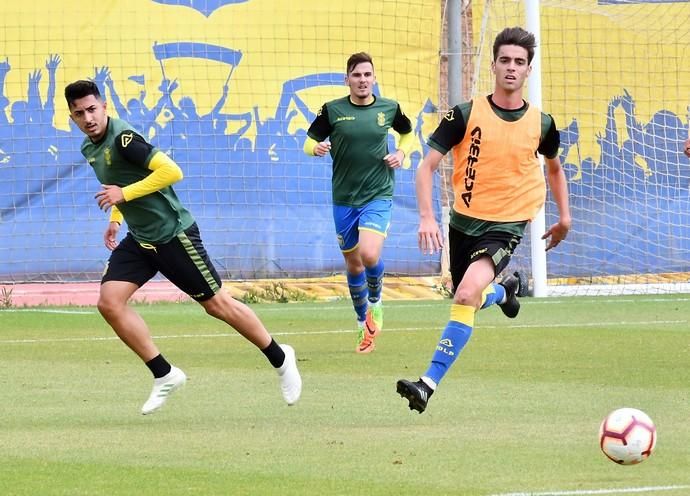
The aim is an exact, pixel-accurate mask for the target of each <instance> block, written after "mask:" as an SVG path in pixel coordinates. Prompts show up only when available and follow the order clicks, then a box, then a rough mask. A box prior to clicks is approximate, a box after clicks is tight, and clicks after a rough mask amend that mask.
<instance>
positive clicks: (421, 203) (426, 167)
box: [415, 149, 443, 219]
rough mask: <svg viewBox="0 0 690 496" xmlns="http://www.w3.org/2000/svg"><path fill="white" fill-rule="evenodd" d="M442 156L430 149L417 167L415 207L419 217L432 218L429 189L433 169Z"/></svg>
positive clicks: (432, 180)
mask: <svg viewBox="0 0 690 496" xmlns="http://www.w3.org/2000/svg"><path fill="white" fill-rule="evenodd" d="M442 157H443V156H442V155H441V154H440V153H439V152H437V151H436V150H433V149H432V150H430V151H429V153H428V154H427V156H426V157H424V160H423V161H422V165H420V166H419V168H417V172H416V177H415V189H416V192H417V208H418V209H419V216H420V217H421V218H423V219H424V218H433V217H434V208H433V206H432V204H431V196H432V195H431V190H432V187H433V184H434V171H435V170H436V169H437V168H438V164H439V162H440V161H441V158H442Z"/></svg>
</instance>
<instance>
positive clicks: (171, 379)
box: [141, 366, 187, 415]
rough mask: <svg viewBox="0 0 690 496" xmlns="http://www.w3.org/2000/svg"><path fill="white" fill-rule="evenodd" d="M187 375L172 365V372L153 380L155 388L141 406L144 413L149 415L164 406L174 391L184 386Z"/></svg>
mask: <svg viewBox="0 0 690 496" xmlns="http://www.w3.org/2000/svg"><path fill="white" fill-rule="evenodd" d="M185 382H187V376H186V375H185V373H184V372H182V371H181V370H180V369H178V368H177V367H174V366H173V367H172V369H170V372H168V374H167V375H164V376H163V377H160V378H158V379H154V380H153V390H151V395H150V396H149V399H147V400H146V403H144V406H142V407H141V413H142V415H148V414H150V413H153V412H155V411H156V410H158V409H159V408H160V407H162V406H163V405H164V404H165V402H166V401H167V399H168V396H170V395H171V394H172V393H173V391H175V390H176V389H179V388H181V387H182V386H184V384H185Z"/></svg>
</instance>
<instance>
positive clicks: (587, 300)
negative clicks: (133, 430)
mask: <svg viewBox="0 0 690 496" xmlns="http://www.w3.org/2000/svg"><path fill="white" fill-rule="evenodd" d="M343 301H344V300H343ZM443 301H444V300H437V303H414V302H411V300H407V301H402V300H400V301H392V302H390V303H389V304H390V305H391V306H398V305H403V306H405V307H406V308H436V307H438V306H440V305H441V304H442V302H443ZM445 301H447V303H448V305H450V299H448V300H445ZM522 301H523V302H524V303H525V304H527V305H560V304H562V303H563V299H562V298H558V297H553V298H529V299H522ZM594 301H596V303H597V304H600V303H639V302H640V300H639V299H628V298H615V299H613V298H607V299H603V298H600V297H588V296H579V297H576V298H569V299H568V302H569V303H582V304H586V305H589V304H591V303H592V302H594ZM644 301H645V302H651V303H664V302H677V303H685V302H688V301H690V298H686V297H678V298H645V300H644ZM347 303H348V304H349V301H348V302H347ZM147 306H148V307H149V309H147V311H150V310H151V309H154V310H161V311H164V312H167V311H168V310H169V308H168V307H165V306H162V305H161V306H160V307H158V308H156V306H155V305H151V304H147ZM250 306H253V305H250ZM255 308H256V307H255ZM314 308H316V309H318V311H319V312H323V311H326V310H329V311H341V310H343V309H349V308H350V307H349V306H348V305H346V304H345V303H343V305H341V306H334V305H324V304H323V303H315V304H314V305H309V304H304V305H303V309H305V310H312V309H314ZM284 311H285V307H284V306H283V305H280V304H279V305H271V306H263V307H262V308H261V309H260V310H259V312H261V313H271V312H284ZM4 312H17V313H20V312H21V313H56V314H73V315H94V314H97V313H98V312H96V311H95V310H94V311H89V310H68V309H59V308H45V307H36V308H5V309H2V310H0V316H2V314H3V313H4Z"/></svg>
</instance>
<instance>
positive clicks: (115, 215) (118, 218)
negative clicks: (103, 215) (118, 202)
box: [110, 205, 124, 225]
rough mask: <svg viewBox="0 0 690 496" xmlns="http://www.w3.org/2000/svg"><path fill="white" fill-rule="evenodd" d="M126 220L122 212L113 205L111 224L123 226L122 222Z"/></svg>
mask: <svg viewBox="0 0 690 496" xmlns="http://www.w3.org/2000/svg"><path fill="white" fill-rule="evenodd" d="M123 220H124V217H123V216H122V212H120V210H119V209H118V208H117V207H116V206H115V205H113V206H112V207H110V222H117V223H118V224H120V225H122V221H123Z"/></svg>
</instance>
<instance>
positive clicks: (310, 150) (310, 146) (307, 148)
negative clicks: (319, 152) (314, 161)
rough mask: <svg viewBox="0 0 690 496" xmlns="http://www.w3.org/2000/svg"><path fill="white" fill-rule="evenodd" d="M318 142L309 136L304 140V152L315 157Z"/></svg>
mask: <svg viewBox="0 0 690 496" xmlns="http://www.w3.org/2000/svg"><path fill="white" fill-rule="evenodd" d="M318 144H319V142H318V141H316V140H315V139H312V138H310V137H309V136H307V139H305V140H304V146H303V147H302V150H304V153H306V154H307V155H311V156H312V157H314V156H315V155H314V147H315V146H316V145H318Z"/></svg>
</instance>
